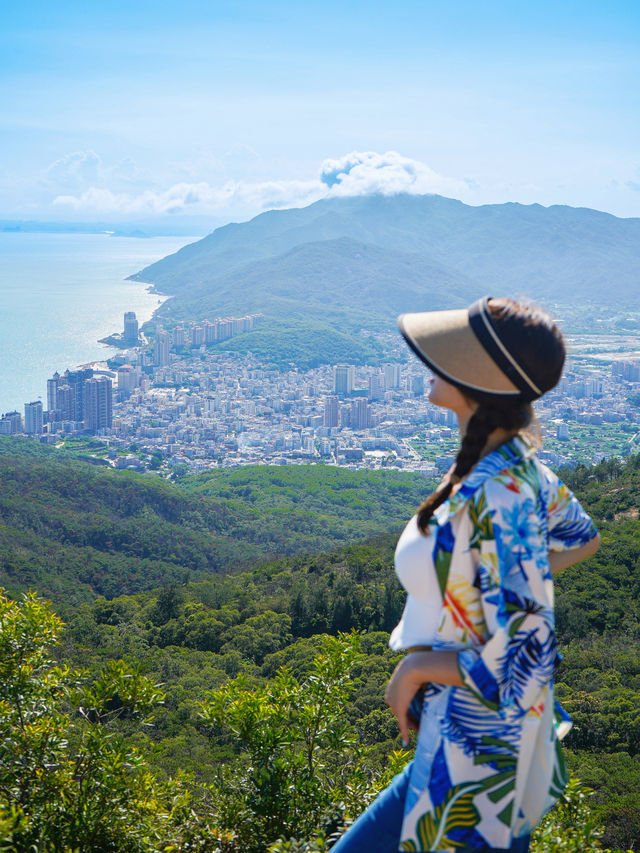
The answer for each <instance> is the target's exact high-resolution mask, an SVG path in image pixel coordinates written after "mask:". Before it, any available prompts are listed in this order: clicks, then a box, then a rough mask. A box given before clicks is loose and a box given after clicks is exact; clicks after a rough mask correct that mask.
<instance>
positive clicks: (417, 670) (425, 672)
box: [402, 650, 464, 690]
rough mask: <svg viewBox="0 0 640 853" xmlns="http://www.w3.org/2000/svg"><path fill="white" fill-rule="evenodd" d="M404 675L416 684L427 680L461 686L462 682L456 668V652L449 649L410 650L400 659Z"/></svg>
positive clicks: (417, 685) (418, 685) (418, 684)
mask: <svg viewBox="0 0 640 853" xmlns="http://www.w3.org/2000/svg"><path fill="white" fill-rule="evenodd" d="M402 663H403V665H404V666H403V669H405V671H406V677H407V678H408V680H409V681H411V682H412V683H414V684H415V685H416V690H417V689H418V687H420V685H422V684H424V683H425V682H428V681H433V682H434V683H436V684H447V685H450V686H454V687H463V686H464V682H463V681H462V678H461V676H460V670H459V668H458V652H456V651H449V650H437V651H415V652H410V653H409V654H408V655H407V656H406V657H405V658H404V659H403V661H402Z"/></svg>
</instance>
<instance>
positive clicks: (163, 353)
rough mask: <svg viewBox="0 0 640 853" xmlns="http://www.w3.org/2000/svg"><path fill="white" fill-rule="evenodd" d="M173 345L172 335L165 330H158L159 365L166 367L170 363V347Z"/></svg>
mask: <svg viewBox="0 0 640 853" xmlns="http://www.w3.org/2000/svg"><path fill="white" fill-rule="evenodd" d="M170 347H171V335H170V334H169V332H163V331H162V329H159V330H158V331H157V332H156V344H155V364H156V365H157V366H158V367H165V366H166V365H167V364H169V349H170Z"/></svg>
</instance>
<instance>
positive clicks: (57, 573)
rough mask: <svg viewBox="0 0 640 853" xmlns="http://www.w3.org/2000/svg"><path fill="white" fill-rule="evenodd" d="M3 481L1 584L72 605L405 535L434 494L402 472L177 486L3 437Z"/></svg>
mask: <svg viewBox="0 0 640 853" xmlns="http://www.w3.org/2000/svg"><path fill="white" fill-rule="evenodd" d="M36 451H38V452H37V453H36ZM252 476H255V481H254V482H253V486H250V485H248V483H247V480H248V481H251V479H252ZM0 478H1V479H2V484H3V488H2V492H1V494H0V584H2V585H4V586H6V587H7V588H8V589H9V590H11V591H13V592H18V591H21V590H26V589H27V588H29V587H34V588H37V589H38V590H39V591H40V592H42V593H43V594H45V595H47V596H49V597H51V598H53V599H54V600H55V601H56V602H57V603H60V604H66V605H69V604H73V603H77V602H78V601H80V600H87V599H90V598H92V597H93V596H95V595H98V594H102V595H106V596H108V597H111V596H114V595H120V594H123V593H132V592H136V591H138V590H144V589H152V588H154V587H157V586H160V585H162V584H166V583H171V582H182V581H183V580H184V578H185V577H189V576H191V577H193V578H200V579H202V578H207V577H210V576H211V575H212V574H218V573H222V574H226V573H228V572H230V571H235V570H238V569H239V568H241V567H242V566H247V565H249V564H252V563H255V562H259V561H261V560H264V559H265V558H267V557H273V556H274V555H280V554H294V553H299V552H314V551H323V550H326V548H328V547H329V548H330V547H332V546H335V545H337V544H340V543H344V542H349V541H357V540H362V539H365V538H367V537H369V536H371V535H374V534H376V533H379V532H382V531H388V530H392V529H399V526H400V525H401V524H402V521H403V520H406V518H408V517H409V516H410V515H411V513H412V511H413V508H414V507H415V506H416V505H417V504H418V503H419V502H420V501H421V500H422V498H423V496H424V493H425V491H426V488H427V484H426V482H425V481H424V479H423V478H422V477H420V476H416V475H408V474H402V473H400V472H394V473H393V474H392V475H391V476H389V475H388V474H384V475H382V474H381V473H375V472H373V473H367V472H351V471H344V472H340V474H339V475H336V472H335V469H333V468H324V467H322V466H310V467H308V468H301V469H297V468H296V469H283V468H281V467H279V466H278V467H268V468H261V467H258V468H257V469H253V468H252V469H243V470H242V473H241V474H238V473H236V472H234V471H221V472H219V474H218V473H216V474H213V475H210V476H203V477H199V478H195V480H194V481H190V480H187V481H185V483H184V485H183V488H182V489H180V488H178V487H177V486H173V485H171V484H169V483H167V482H166V481H163V480H160V479H156V478H154V477H149V476H146V477H145V476H140V475H136V474H131V473H128V472H126V473H124V472H122V473H121V472H115V471H112V470H109V469H103V468H95V467H94V466H91V465H89V464H87V463H84V462H80V461H74V460H71V459H69V458H66V457H64V456H60V454H57V453H55V452H52V451H49V452H47V451H43V450H41V449H40V447H39V445H37V444H35V443H34V442H28V441H20V440H16V439H13V440H12V439H10V438H5V437H2V439H0ZM306 491H308V492H309V494H310V495H311V494H313V495H315V497H314V499H313V502H312V503H311V504H310V505H307V504H306V503H305V501H304V500H303V499H302V500H301V498H304V495H305V492H306Z"/></svg>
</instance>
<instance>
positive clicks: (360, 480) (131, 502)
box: [0, 439, 640, 848]
mask: <svg viewBox="0 0 640 853" xmlns="http://www.w3.org/2000/svg"><path fill="white" fill-rule="evenodd" d="M561 474H562V476H563V477H564V479H565V480H566V481H567V482H568V483H569V485H571V486H572V487H573V488H574V489H575V490H576V493H577V494H578V496H579V497H580V499H581V500H582V502H583V504H584V505H585V507H586V508H587V509H588V510H589V511H590V512H592V514H593V516H594V518H595V520H596V522H597V524H598V526H599V528H600V531H601V534H602V539H603V544H602V547H601V549H600V551H599V552H598V554H596V556H595V557H593V558H591V559H590V560H588V561H587V562H585V563H582V564H579V565H577V566H574V567H572V568H570V569H567V570H565V571H564V572H562V573H561V574H560V575H559V576H558V578H557V628H558V635H559V640H560V643H561V649H562V654H563V662H562V665H561V667H560V670H559V672H558V674H557V692H558V696H559V697H560V699H561V701H562V702H563V704H564V705H565V707H566V708H567V709H568V710H569V712H570V713H571V715H572V717H573V719H574V723H575V725H574V729H573V731H572V732H571V733H570V735H569V737H568V740H567V747H568V759H569V763H570V765H571V767H572V768H573V769H574V770H575V772H576V773H577V774H578V776H579V777H580V778H581V779H582V780H583V781H584V782H586V783H588V784H590V785H591V786H592V787H594V788H595V789H596V792H597V794H596V799H595V805H596V810H597V813H598V816H599V818H600V819H602V820H603V821H604V822H605V823H606V826H607V835H606V838H605V841H606V843H607V844H609V845H610V846H615V847H619V848H626V847H630V846H632V845H633V844H634V843H635V842H636V841H637V839H638V838H639V837H640V769H639V765H638V760H637V759H638V756H639V755H640V712H639V711H638V708H640V656H639V655H638V640H640V604H639V602H640V522H639V521H638V517H637V506H638V503H639V501H640V457H633V458H631V459H630V460H629V461H628V462H627V464H625V465H622V464H621V463H619V462H617V461H615V460H614V461H609V462H604V463H601V464H600V465H598V466H596V467H595V468H587V467H578V468H577V469H575V470H574V471H568V470H567V471H564V472H561ZM0 475H1V476H2V482H3V493H2V500H1V501H0V517H1V519H2V525H3V526H2V528H0V543H1V544H0V549H1V550H0V556H1V558H2V572H3V576H2V580H3V583H6V584H8V585H9V586H10V588H11V589H12V590H13V592H14V593H16V592H18V591H20V590H22V589H24V588H25V587H26V586H27V585H30V586H35V587H37V588H38V589H39V590H40V591H42V592H44V593H45V594H46V595H47V596H50V597H53V598H54V599H55V600H56V601H57V607H58V609H59V610H61V612H63V613H64V615H65V618H66V620H67V622H68V633H67V641H66V644H65V646H64V654H63V657H64V659H65V660H69V661H70V662H71V663H73V664H75V665H82V666H89V668H90V669H95V668H96V667H98V666H100V665H101V664H103V663H105V662H108V661H110V660H112V659H114V658H119V657H123V658H125V660H127V661H128V662H129V663H130V664H131V665H134V666H137V667H141V668H142V671H144V672H145V673H147V674H149V675H150V676H151V677H152V678H153V679H154V680H156V681H161V682H163V684H164V685H165V690H166V692H167V699H166V702H165V704H164V706H163V707H162V709H161V710H160V711H159V713H158V715H157V717H156V722H155V728H154V729H153V730H149V731H148V733H147V734H146V735H144V737H143V736H138V741H137V742H138V743H139V745H141V746H142V747H143V748H144V749H145V750H146V751H147V754H148V758H149V761H150V762H151V763H152V764H153V765H154V767H155V768H156V769H157V771H158V772H159V773H164V772H168V773H175V772H177V771H178V770H181V769H182V770H184V769H186V770H190V771H192V772H193V773H194V774H196V776H197V777H198V778H199V779H205V780H206V779H209V780H210V779H212V778H213V777H214V776H215V773H216V768H217V767H218V766H219V765H220V763H221V762H222V763H224V764H225V766H227V765H228V766H229V767H231V766H232V765H233V762H234V761H235V760H236V759H235V755H234V753H233V751H232V750H231V748H230V745H229V741H228V740H227V739H225V737H224V736H223V735H222V734H221V733H220V732H217V733H216V732H213V733H212V732H211V731H209V730H208V729H207V728H206V727H205V726H204V725H203V723H202V720H201V719H200V717H199V705H198V700H199V697H201V696H202V695H203V694H204V692H205V691H206V690H207V689H210V688H211V687H215V686H216V685H220V684H222V683H223V682H225V681H226V680H227V678H228V677H229V676H233V675H236V674H238V673H244V675H245V676H246V678H247V679H249V681H248V682H247V683H248V684H249V685H260V684H264V683H267V682H268V681H269V680H270V679H272V678H273V676H274V674H275V672H276V670H277V668H278V667H279V666H280V665H282V664H288V665H289V666H290V667H291V669H292V671H293V672H294V673H296V674H304V673H305V672H307V671H308V667H309V663H310V660H311V657H312V656H313V653H314V650H315V649H317V645H318V641H319V638H318V635H319V634H321V633H323V632H327V633H330V634H335V633H336V632H337V631H348V630H349V629H352V628H355V629H358V630H360V631H363V632H365V634H366V642H365V649H366V652H367V658H366V662H364V663H363V664H362V665H360V666H359V667H358V669H357V671H356V673H355V689H356V693H355V698H354V701H353V703H352V704H350V705H349V707H348V709H347V712H346V713H347V716H348V718H349V720H350V721H351V724H353V725H357V727H358V731H359V732H360V735H359V736H360V737H361V739H362V743H363V744H364V745H365V746H366V747H367V748H372V749H374V757H375V755H377V756H378V759H376V760H378V761H380V762H384V756H386V755H388V754H389V752H390V751H391V750H392V749H393V748H397V746H398V741H397V728H396V726H395V724H394V722H393V719H392V718H391V716H390V714H389V712H388V710H387V709H386V708H385V706H384V703H383V700H382V695H383V686H384V683H385V680H386V679H387V677H388V675H389V672H390V671H391V669H392V668H393V666H394V663H395V660H396V658H395V657H394V655H393V654H391V652H390V651H389V650H388V649H387V648H386V642H387V638H388V631H389V630H390V628H391V627H392V626H393V625H394V624H395V622H396V620H397V619H398V617H399V614H400V612H401V610H402V606H403V601H404V594H403V592H402V590H401V589H400V587H399V584H398V583H397V580H396V579H395V576H394V572H393V550H394V547H395V542H396V541H397V535H398V530H399V529H400V527H401V525H402V523H403V522H404V520H405V519H406V518H407V517H408V515H409V513H410V512H411V510H412V509H413V508H414V507H415V505H416V503H417V501H418V500H419V498H420V497H421V496H422V495H423V494H424V491H425V486H426V484H425V483H424V481H422V480H420V478H416V479H412V478H411V477H408V476H407V475H406V474H402V473H399V472H380V473H379V475H369V474H360V473H359V472H350V471H345V470H342V469H337V468H322V467H320V466H317V467H311V468H304V467H296V468H283V467H278V468H268V467H261V468H260V467H259V468H242V469H239V470H229V471H216V472H211V473H207V474H202V475H199V476H196V477H190V478H186V479H185V480H184V481H183V483H182V484H181V486H180V487H178V486H174V485H171V484H168V483H166V482H163V481H161V480H159V479H156V478H154V477H151V476H144V477H143V476H138V475H130V474H128V473H117V472H113V471H110V470H106V469H99V468H95V467H92V466H90V465H88V464H86V463H83V462H80V461H74V460H71V459H67V458H64V457H61V456H60V455H59V454H56V453H54V452H52V451H50V450H47V449H46V448H41V447H40V446H38V445H37V444H35V443H34V442H26V441H19V440H11V439H3V440H0ZM101 593H102V595H100V594H101ZM131 593H133V594H131Z"/></svg>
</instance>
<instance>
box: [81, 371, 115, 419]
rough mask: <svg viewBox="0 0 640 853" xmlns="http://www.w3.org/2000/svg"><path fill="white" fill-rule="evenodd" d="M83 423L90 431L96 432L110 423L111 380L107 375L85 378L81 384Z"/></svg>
mask: <svg viewBox="0 0 640 853" xmlns="http://www.w3.org/2000/svg"><path fill="white" fill-rule="evenodd" d="M82 390H83V408H84V425H85V428H86V429H88V430H90V431H91V432H97V431H98V430H100V429H103V428H105V427H110V426H111V425H112V414H111V405H112V395H113V389H112V384H111V380H110V379H109V378H108V377H107V376H98V377H95V378H94V379H87V381H86V382H85V383H84V386H83V389H82Z"/></svg>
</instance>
